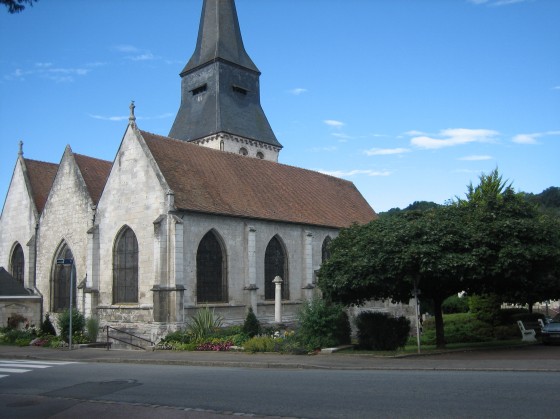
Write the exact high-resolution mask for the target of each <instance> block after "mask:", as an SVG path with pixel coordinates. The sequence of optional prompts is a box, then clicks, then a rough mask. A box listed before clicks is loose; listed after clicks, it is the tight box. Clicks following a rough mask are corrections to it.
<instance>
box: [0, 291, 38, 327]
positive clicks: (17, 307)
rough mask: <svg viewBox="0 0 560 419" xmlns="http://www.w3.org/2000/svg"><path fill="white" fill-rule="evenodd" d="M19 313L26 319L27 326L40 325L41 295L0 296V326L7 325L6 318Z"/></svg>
mask: <svg viewBox="0 0 560 419" xmlns="http://www.w3.org/2000/svg"><path fill="white" fill-rule="evenodd" d="M14 314H19V315H21V316H23V317H24V318H25V319H27V321H28V324H29V326H36V327H39V326H40V325H41V297H39V296H34V295H33V296H32V295H30V296H25V297H0V327H6V326H7V325H8V318H9V317H12V316H13V315H14ZM22 326H23V325H22Z"/></svg>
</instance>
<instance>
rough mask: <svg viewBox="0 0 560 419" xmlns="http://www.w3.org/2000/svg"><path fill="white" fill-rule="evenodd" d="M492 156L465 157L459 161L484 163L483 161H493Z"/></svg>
mask: <svg viewBox="0 0 560 419" xmlns="http://www.w3.org/2000/svg"><path fill="white" fill-rule="evenodd" d="M492 158H493V157H492V156H477V155H473V156H465V157H460V158H458V159H457V160H463V161H483V160H492Z"/></svg>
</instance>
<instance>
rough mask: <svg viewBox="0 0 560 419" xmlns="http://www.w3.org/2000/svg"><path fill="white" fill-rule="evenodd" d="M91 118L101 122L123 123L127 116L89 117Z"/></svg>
mask: <svg viewBox="0 0 560 419" xmlns="http://www.w3.org/2000/svg"><path fill="white" fill-rule="evenodd" d="M89 116H90V117H91V118H93V119H100V120H102V121H116V122H118V121H125V120H127V119H128V115H127V116H103V115H92V114H90V115H89Z"/></svg>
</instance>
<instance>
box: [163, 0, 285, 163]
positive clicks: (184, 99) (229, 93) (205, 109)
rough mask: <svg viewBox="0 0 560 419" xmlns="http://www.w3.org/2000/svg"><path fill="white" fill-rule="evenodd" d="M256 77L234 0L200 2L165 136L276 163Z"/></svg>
mask: <svg viewBox="0 0 560 419" xmlns="http://www.w3.org/2000/svg"><path fill="white" fill-rule="evenodd" d="M260 75H261V73H260V71H259V69H258V68H257V67H256V66H255V64H254V63H253V61H252V60H251V58H250V57H249V55H248V54H247V52H246V51H245V47H244V46H243V40H242V38H241V30H240V28H239V20H238V17H237V11H236V8H235V2H234V0H204V3H203V6H202V15H201V18H200V27H199V31H198V40H197V43H196V48H195V50H194V53H193V55H192V57H191V59H190V60H189V62H188V63H187V65H186V66H185V68H184V69H183V71H182V72H181V74H180V76H181V105H180V107H179V111H178V112H177V116H176V118H175V122H174V123H173V126H172V127H171V131H170V132H169V137H172V138H176V139H178V140H183V141H189V142H193V143H196V144H200V145H203V146H206V147H211V148H215V149H219V150H222V151H228V152H234V153H240V154H243V155H247V156H249V157H256V158H262V159H266V160H272V161H278V154H279V152H280V150H281V149H282V145H281V144H280V143H279V142H278V140H277V139H276V136H275V135H274V132H273V131H272V128H271V127H270V124H269V123H268V120H267V118H266V116H265V114H264V111H263V109H262V107H261V101H260V85H259V77H260Z"/></svg>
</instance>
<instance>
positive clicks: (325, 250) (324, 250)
mask: <svg viewBox="0 0 560 419" xmlns="http://www.w3.org/2000/svg"><path fill="white" fill-rule="evenodd" d="M331 242H332V239H331V238H330V236H327V237H326V238H325V240H323V245H322V246H321V263H323V262H324V261H326V260H327V259H329V258H330V257H331V251H330V249H329V246H330V245H331Z"/></svg>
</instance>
